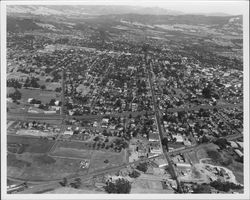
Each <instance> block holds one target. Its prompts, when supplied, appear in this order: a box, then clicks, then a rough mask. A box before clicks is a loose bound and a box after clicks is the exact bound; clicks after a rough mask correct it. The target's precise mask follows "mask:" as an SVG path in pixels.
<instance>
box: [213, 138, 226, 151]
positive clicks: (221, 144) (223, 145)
mask: <svg viewBox="0 0 250 200" xmlns="http://www.w3.org/2000/svg"><path fill="white" fill-rule="evenodd" d="M214 144H216V145H218V146H219V147H220V148H221V149H225V148H226V147H227V145H228V141H227V139H225V138H219V139H217V140H216V141H215V142H214Z"/></svg>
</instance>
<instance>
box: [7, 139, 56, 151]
mask: <svg viewBox="0 0 250 200" xmlns="http://www.w3.org/2000/svg"><path fill="white" fill-rule="evenodd" d="M7 143H18V144H26V148H25V150H24V152H31V153H46V152H48V151H49V149H50V148H51V147H52V145H53V144H54V141H51V140H45V139H40V138H31V137H25V136H23V137H22V136H14V135H8V136H7Z"/></svg>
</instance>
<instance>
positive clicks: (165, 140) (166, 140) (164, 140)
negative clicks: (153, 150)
mask: <svg viewBox="0 0 250 200" xmlns="http://www.w3.org/2000/svg"><path fill="white" fill-rule="evenodd" d="M161 143H162V145H164V146H165V147H166V149H168V138H166V137H164V138H163V139H162V141H161Z"/></svg>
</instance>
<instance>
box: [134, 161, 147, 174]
mask: <svg viewBox="0 0 250 200" xmlns="http://www.w3.org/2000/svg"><path fill="white" fill-rule="evenodd" d="M136 169H138V170H139V171H142V172H144V173H145V172H146V171H147V170H148V165H147V163H145V162H144V163H139V164H138V165H137V167H136Z"/></svg>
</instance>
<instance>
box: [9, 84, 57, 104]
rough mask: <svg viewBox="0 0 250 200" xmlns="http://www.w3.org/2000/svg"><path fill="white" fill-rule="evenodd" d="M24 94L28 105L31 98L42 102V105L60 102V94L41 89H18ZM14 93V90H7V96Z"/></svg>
mask: <svg viewBox="0 0 250 200" xmlns="http://www.w3.org/2000/svg"><path fill="white" fill-rule="evenodd" d="M18 90H19V91H20V92H21V93H22V99H21V101H23V102H24V103H27V100H28V99H29V98H35V99H38V100H41V101H42V103H49V102H50V100H51V99H56V100H60V98H61V96H60V93H58V92H54V91H46V90H40V89H25V88H21V89H18ZM12 92H14V88H10V87H8V88H7V94H9V93H12Z"/></svg>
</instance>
